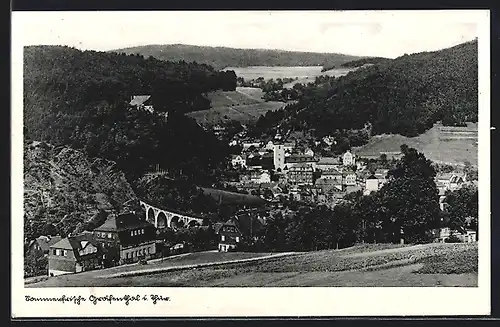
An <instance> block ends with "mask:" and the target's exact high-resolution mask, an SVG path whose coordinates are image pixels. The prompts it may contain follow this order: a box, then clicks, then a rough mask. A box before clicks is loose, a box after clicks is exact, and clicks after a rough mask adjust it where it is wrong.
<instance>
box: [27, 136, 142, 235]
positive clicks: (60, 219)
mask: <svg viewBox="0 0 500 327" xmlns="http://www.w3.org/2000/svg"><path fill="white" fill-rule="evenodd" d="M23 168H24V231H25V237H27V238H28V239H32V238H33V237H37V236H38V235H40V234H42V233H44V232H50V231H51V230H52V231H54V228H55V231H57V232H59V233H61V234H63V235H66V234H68V233H73V232H75V231H82V230H84V229H86V228H90V227H91V226H92V223H90V224H89V222H90V221H92V220H93V221H94V223H96V222H99V220H100V219H103V218H105V217H106V216H105V214H104V215H103V213H102V212H120V211H122V210H125V209H126V208H129V209H130V208H134V206H135V205H137V198H136V195H135V193H134V191H133V190H132V188H131V186H130V184H129V183H128V182H127V180H126V179H125V175H124V174H123V173H122V172H121V171H119V170H118V169H116V165H115V163H114V162H111V161H108V160H104V159H100V158H89V157H88V156H86V155H85V154H84V153H82V152H80V151H76V150H73V149H71V148H69V147H54V146H52V145H49V144H47V143H43V142H32V143H26V144H25V146H24V167H23ZM100 212H101V214H99V213H100ZM101 223H102V221H101ZM49 224H52V225H53V226H49Z"/></svg>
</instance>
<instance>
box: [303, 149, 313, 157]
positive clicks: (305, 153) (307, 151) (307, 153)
mask: <svg viewBox="0 0 500 327" xmlns="http://www.w3.org/2000/svg"><path fill="white" fill-rule="evenodd" d="M304 155H306V156H308V157H314V151H313V150H311V149H310V148H307V149H306V150H305V151H304Z"/></svg>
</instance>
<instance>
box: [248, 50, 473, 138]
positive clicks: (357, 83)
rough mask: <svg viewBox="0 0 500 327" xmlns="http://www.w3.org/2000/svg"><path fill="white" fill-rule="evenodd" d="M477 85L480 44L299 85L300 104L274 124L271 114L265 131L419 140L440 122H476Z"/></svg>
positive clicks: (291, 105)
mask: <svg viewBox="0 0 500 327" xmlns="http://www.w3.org/2000/svg"><path fill="white" fill-rule="evenodd" d="M477 83H478V59H477V40H476V41H472V42H467V43H463V44H460V45H458V46H455V47H452V48H448V49H444V50H440V51H435V52H424V53H417V54H412V55H404V56H402V57H399V58H396V59H394V60H389V61H381V62H379V63H377V64H374V65H372V66H369V67H364V68H362V69H359V70H357V71H354V72H351V73H349V74H347V75H346V76H342V77H339V78H334V77H329V76H322V77H317V78H316V80H315V82H314V83H309V84H308V85H305V86H304V85H299V84H297V85H295V86H294V88H293V89H294V90H295V93H296V98H297V99H298V102H297V103H294V104H290V105H288V106H287V107H286V108H285V113H284V114H282V115H274V117H275V118H278V119H277V120H275V121H274V122H270V121H269V120H270V119H272V116H273V115H272V114H269V117H263V118H262V119H265V120H267V122H266V124H265V125H266V126H269V125H272V126H274V127H276V126H278V125H280V126H281V128H282V129H287V128H288V129H295V130H309V129H313V130H315V131H316V132H317V133H318V134H332V133H333V132H335V131H336V130H339V129H362V128H363V127H364V126H365V125H366V124H367V123H371V125H372V133H373V134H383V133H393V134H401V135H405V136H416V135H419V134H421V133H423V132H425V131H426V130H427V129H429V128H431V127H432V125H433V124H434V123H435V122H436V121H439V120H441V121H442V122H443V124H444V125H456V126H460V125H463V124H464V123H465V122H466V121H472V122H476V121H477V115H478V100H477V99H478V86H477ZM282 92H284V90H283V91H282ZM286 92H288V93H289V91H286ZM280 96H281V97H284V96H283V95H280ZM257 125H259V123H257ZM261 125H262V123H261Z"/></svg>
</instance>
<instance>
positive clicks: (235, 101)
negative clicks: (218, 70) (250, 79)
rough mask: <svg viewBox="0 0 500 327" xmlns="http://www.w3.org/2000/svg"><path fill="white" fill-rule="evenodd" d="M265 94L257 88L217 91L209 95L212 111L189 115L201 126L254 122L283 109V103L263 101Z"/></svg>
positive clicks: (195, 112) (196, 112) (201, 111)
mask: <svg viewBox="0 0 500 327" xmlns="http://www.w3.org/2000/svg"><path fill="white" fill-rule="evenodd" d="M263 95H264V92H262V90H261V89H259V88H255V87H237V88H236V90H235V91H216V92H210V93H208V94H207V98H208V99H209V100H210V103H211V109H209V110H200V111H194V112H190V113H188V114H187V115H188V116H189V117H192V118H194V119H196V121H197V122H198V123H199V124H201V125H206V124H218V123H222V122H224V121H229V120H236V121H239V122H241V123H243V124H245V123H249V122H254V121H257V119H259V117H260V116H261V115H264V114H265V113H266V112H268V111H272V110H277V109H280V108H282V107H283V106H284V105H285V104H284V103H283V102H277V101H269V102H265V101H264V100H263V99H262V96H263Z"/></svg>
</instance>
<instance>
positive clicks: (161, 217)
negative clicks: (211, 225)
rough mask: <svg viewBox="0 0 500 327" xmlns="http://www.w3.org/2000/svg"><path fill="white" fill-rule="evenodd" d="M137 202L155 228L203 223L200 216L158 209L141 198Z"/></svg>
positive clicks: (190, 225)
mask: <svg viewBox="0 0 500 327" xmlns="http://www.w3.org/2000/svg"><path fill="white" fill-rule="evenodd" d="M139 203H140V205H141V207H143V208H144V210H145V211H146V220H147V221H148V222H150V223H152V224H154V225H155V227H156V228H165V227H172V228H173V227H177V226H178V225H179V224H181V225H184V226H186V227H188V226H189V227H193V226H195V225H200V226H201V225H202V224H203V219H202V218H196V217H191V216H189V215H186V214H180V213H177V212H171V211H168V210H165V209H160V208H157V207H155V206H153V205H150V204H148V203H146V202H144V201H141V200H139ZM174 225H175V226H174Z"/></svg>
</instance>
